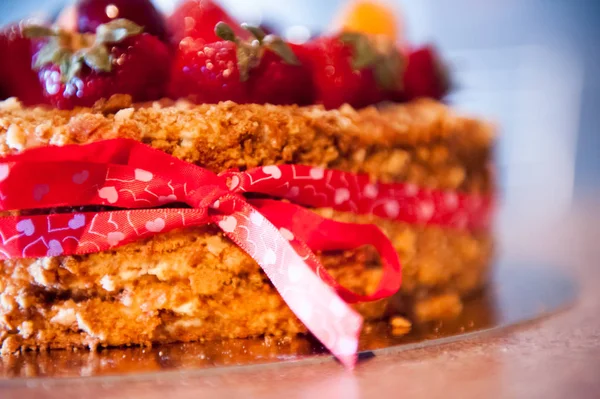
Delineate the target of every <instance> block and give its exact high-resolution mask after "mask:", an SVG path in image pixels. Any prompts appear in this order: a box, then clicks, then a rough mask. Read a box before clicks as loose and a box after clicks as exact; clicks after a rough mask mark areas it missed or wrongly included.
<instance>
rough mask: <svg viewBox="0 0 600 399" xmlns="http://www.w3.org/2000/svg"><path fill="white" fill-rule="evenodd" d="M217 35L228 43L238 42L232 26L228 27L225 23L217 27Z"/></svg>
mask: <svg viewBox="0 0 600 399" xmlns="http://www.w3.org/2000/svg"><path fill="white" fill-rule="evenodd" d="M215 34H216V35H217V36H218V37H220V38H221V39H223V40H227V41H228V42H234V43H235V42H236V41H237V38H236V37H235V33H234V32H233V29H231V26H229V25H227V24H226V23H225V22H219V23H218V24H217V25H215Z"/></svg>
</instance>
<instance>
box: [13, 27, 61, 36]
mask: <svg viewBox="0 0 600 399" xmlns="http://www.w3.org/2000/svg"><path fill="white" fill-rule="evenodd" d="M22 32H23V36H25V37H28V38H30V39H34V38H40V37H49V36H57V35H58V34H57V32H56V31H54V29H52V28H48V27H46V26H40V25H26V26H24V27H23V29H22Z"/></svg>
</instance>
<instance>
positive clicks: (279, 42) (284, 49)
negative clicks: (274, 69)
mask: <svg viewBox="0 0 600 399" xmlns="http://www.w3.org/2000/svg"><path fill="white" fill-rule="evenodd" d="M264 44H265V47H267V48H268V49H269V50H271V51H272V52H274V53H275V54H277V55H278V56H279V57H281V59H282V60H283V61H284V62H285V63H286V64H290V65H300V60H299V59H298V57H296V54H295V53H294V51H293V50H292V48H291V47H290V46H289V45H288V44H287V43H286V42H284V41H283V39H281V38H280V37H279V36H274V35H267V36H266V37H265V38H264Z"/></svg>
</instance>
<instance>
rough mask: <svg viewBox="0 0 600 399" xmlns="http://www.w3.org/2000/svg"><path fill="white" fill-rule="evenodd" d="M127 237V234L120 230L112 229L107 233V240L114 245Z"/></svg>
mask: <svg viewBox="0 0 600 399" xmlns="http://www.w3.org/2000/svg"><path fill="white" fill-rule="evenodd" d="M124 238H125V234H123V233H121V232H120V231H111V232H110V233H108V234H107V235H106V241H108V243H109V244H110V245H112V246H115V245H117V244H119V243H120V242H121V241H123V239H124Z"/></svg>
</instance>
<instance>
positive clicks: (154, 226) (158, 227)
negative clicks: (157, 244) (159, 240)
mask: <svg viewBox="0 0 600 399" xmlns="http://www.w3.org/2000/svg"><path fill="white" fill-rule="evenodd" d="M164 228H165V219H163V218H156V219H154V220H149V221H147V222H146V230H148V231H151V232H153V233H159V232H161V231H162V230H163V229H164Z"/></svg>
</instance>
